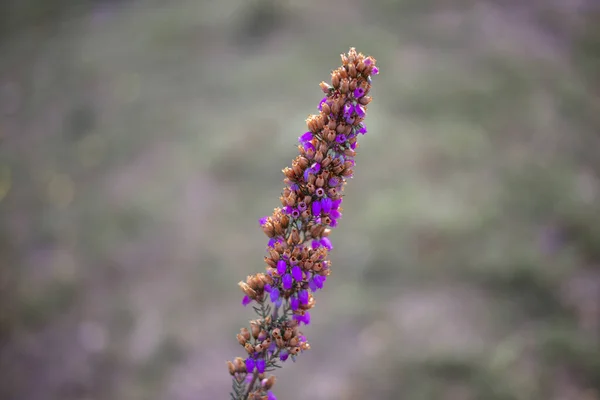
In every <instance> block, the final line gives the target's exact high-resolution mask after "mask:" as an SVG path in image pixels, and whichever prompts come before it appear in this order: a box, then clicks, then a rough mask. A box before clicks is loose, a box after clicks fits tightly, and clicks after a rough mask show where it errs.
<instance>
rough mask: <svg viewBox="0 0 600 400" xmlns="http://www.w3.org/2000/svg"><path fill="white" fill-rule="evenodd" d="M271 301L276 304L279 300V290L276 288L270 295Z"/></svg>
mask: <svg viewBox="0 0 600 400" xmlns="http://www.w3.org/2000/svg"><path fill="white" fill-rule="evenodd" d="M270 297H271V301H272V302H273V303H275V302H276V301H277V300H278V299H279V289H277V288H274V289H273V290H271V293H270Z"/></svg>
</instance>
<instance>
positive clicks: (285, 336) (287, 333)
mask: <svg viewBox="0 0 600 400" xmlns="http://www.w3.org/2000/svg"><path fill="white" fill-rule="evenodd" d="M292 333H293V331H292V329H290V328H285V333H284V334H283V339H284V340H290V338H291V337H292Z"/></svg>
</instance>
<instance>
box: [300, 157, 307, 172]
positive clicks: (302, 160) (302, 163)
mask: <svg viewBox="0 0 600 400" xmlns="http://www.w3.org/2000/svg"><path fill="white" fill-rule="evenodd" d="M298 165H299V166H300V168H302V169H305V168H306V167H308V160H307V159H306V158H305V157H298Z"/></svg>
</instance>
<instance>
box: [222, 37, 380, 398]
mask: <svg viewBox="0 0 600 400" xmlns="http://www.w3.org/2000/svg"><path fill="white" fill-rule="evenodd" d="M378 73H379V71H378V69H377V67H376V66H375V59H373V58H372V57H365V56H364V55H363V54H360V53H357V52H356V50H354V48H351V49H350V51H349V52H348V54H342V66H341V67H339V68H338V69H336V70H334V71H332V73H331V84H328V83H325V82H321V84H320V87H321V89H322V90H323V92H324V93H325V97H324V98H323V99H322V100H321V102H320V103H319V106H318V110H319V114H318V115H311V116H309V117H308V119H307V120H306V124H307V127H308V131H307V132H306V133H304V134H303V135H301V136H300V137H299V138H298V141H299V145H298V151H299V154H298V156H297V157H296V158H295V159H294V160H293V161H292V166H291V167H287V168H285V169H283V174H284V183H285V185H286V186H285V188H284V189H283V192H282V194H281V197H280V201H281V207H278V208H275V210H274V211H273V214H272V215H270V216H266V217H263V218H261V219H260V220H259V223H260V226H261V228H262V230H263V232H264V233H265V234H266V235H267V237H268V238H269V242H268V246H267V253H268V254H267V256H265V264H266V273H258V274H256V275H253V276H248V278H247V279H246V281H245V282H240V283H239V286H240V288H241V289H242V291H243V292H244V298H243V300H242V304H244V305H248V304H250V303H252V302H254V303H256V306H255V307H254V309H255V310H256V312H257V313H258V314H259V315H261V317H262V318H260V319H257V320H254V321H251V322H250V330H248V329H247V328H242V329H241V330H240V333H239V334H238V335H237V339H238V342H239V343H240V345H242V346H243V347H244V349H245V350H246V352H247V353H248V357H247V358H246V359H245V360H241V359H239V358H236V359H235V360H234V362H231V361H229V362H228V368H229V372H230V373H231V375H232V376H233V377H234V382H235V383H234V389H235V390H234V392H235V394H232V398H233V399H234V400H237V399H243V400H246V399H261V400H264V399H267V400H274V399H275V396H274V395H273V393H272V392H271V391H270V389H271V387H272V386H273V384H274V382H275V379H274V377H273V376H271V377H266V376H265V372H268V370H269V368H271V367H274V366H277V362H278V361H282V362H283V361H286V360H287V359H288V358H290V357H291V358H292V359H295V356H297V355H298V354H300V353H302V352H303V351H304V350H308V349H310V345H309V344H308V342H307V341H306V337H305V336H304V335H303V334H302V332H300V330H299V327H300V325H302V324H304V325H308V324H309V323H310V313H309V310H310V309H312V308H313V307H314V305H315V298H314V296H313V293H315V292H317V291H318V290H319V289H322V288H323V285H324V283H325V281H326V279H327V277H328V276H329V275H330V273H331V262H330V261H329V260H328V259H327V255H328V253H329V251H331V249H332V248H333V246H332V243H331V241H330V240H329V238H328V236H329V234H330V232H331V228H334V227H336V226H337V224H338V221H339V219H340V218H341V216H342V207H341V204H342V192H343V189H344V186H345V184H346V181H347V179H349V178H352V176H353V174H354V167H355V165H356V163H355V161H354V156H355V155H356V149H357V148H358V142H357V139H358V137H359V135H364V134H365V133H366V132H367V129H366V127H365V125H364V124H363V120H364V118H365V115H366V111H367V105H368V104H369V103H370V102H371V97H370V96H368V94H369V91H370V89H371V76H372V75H377V74H378ZM268 301H270V303H269V302H268ZM242 361H243V362H242ZM242 364H243V365H242ZM236 385H237V386H236ZM242 386H243V387H244V390H241V387H242ZM246 386H247V387H246ZM236 396H237V397H236Z"/></svg>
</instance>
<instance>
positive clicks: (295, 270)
mask: <svg viewBox="0 0 600 400" xmlns="http://www.w3.org/2000/svg"><path fill="white" fill-rule="evenodd" d="M292 276H293V277H294V279H295V280H296V281H297V282H300V281H302V270H301V269H300V267H299V266H297V265H296V266H295V267H294V268H292Z"/></svg>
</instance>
